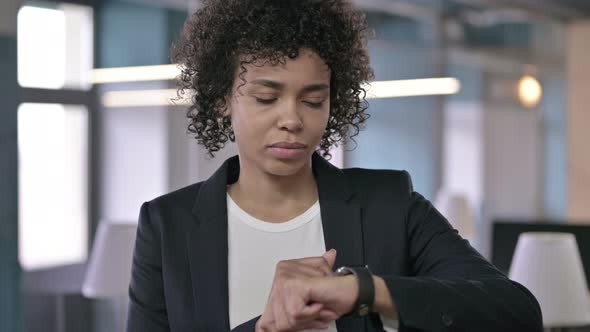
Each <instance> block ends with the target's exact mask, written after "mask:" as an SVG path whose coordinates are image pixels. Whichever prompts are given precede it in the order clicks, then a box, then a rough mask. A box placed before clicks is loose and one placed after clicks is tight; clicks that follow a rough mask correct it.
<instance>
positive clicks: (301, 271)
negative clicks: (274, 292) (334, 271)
mask: <svg viewBox="0 0 590 332" xmlns="http://www.w3.org/2000/svg"><path fill="white" fill-rule="evenodd" d="M328 271H329V269H328V266H327V265H326V266H325V267H321V266H320V267H317V266H312V265H306V264H295V265H293V266H291V267H289V271H288V272H289V274H290V275H291V276H292V277H295V278H296V277H307V278H319V277H327V276H328V275H330V274H331V271H330V272H328Z"/></svg>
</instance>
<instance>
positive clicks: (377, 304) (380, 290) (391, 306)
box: [373, 275, 398, 319]
mask: <svg viewBox="0 0 590 332" xmlns="http://www.w3.org/2000/svg"><path fill="white" fill-rule="evenodd" d="M373 283H374V284H375V301H374V302H373V311H374V312H377V313H380V314H381V315H383V316H385V317H388V318H391V319H398V313H397V307H396V305H395V302H394V301H393V299H392V298H391V294H390V293H389V288H388V287H387V284H385V280H383V278H381V277H379V276H375V275H374V276H373Z"/></svg>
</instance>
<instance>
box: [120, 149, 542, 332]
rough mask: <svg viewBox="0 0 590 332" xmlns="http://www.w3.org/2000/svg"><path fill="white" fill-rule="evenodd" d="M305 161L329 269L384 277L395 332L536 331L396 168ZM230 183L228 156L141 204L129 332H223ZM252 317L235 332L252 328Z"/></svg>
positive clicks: (356, 325)
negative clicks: (331, 262)
mask: <svg viewBox="0 0 590 332" xmlns="http://www.w3.org/2000/svg"><path fill="white" fill-rule="evenodd" d="M312 165H313V166H312V167H313V172H314V174H315V177H316V180H317V183H318V190H319V201H320V209H321V217H322V224H323V229H324V237H325V243H326V249H330V248H335V249H337V250H338V255H337V258H336V263H335V266H336V267H338V266H341V265H368V266H369V267H370V269H371V270H372V272H373V273H375V274H376V275H379V276H381V277H383V279H384V280H385V282H386V284H387V287H388V288H389V291H390V293H391V296H392V298H393V299H394V301H395V303H396V305H397V308H398V314H399V331H400V332H404V331H519V332H525V331H535V332H536V331H542V321H541V311H540V308H539V304H538V303H537V301H536V299H535V298H534V297H533V295H532V294H531V293H530V292H529V291H528V290H527V289H526V288H524V287H523V286H521V285H519V284H518V283H516V282H513V281H510V280H509V279H508V278H507V277H506V276H505V275H504V274H502V273H501V272H500V271H498V270H497V269H496V268H494V267H493V266H492V265H491V264H490V263H488V262H487V261H486V260H485V259H484V258H482V257H481V256H480V255H479V254H478V253H477V252H476V251H475V250H474V249H473V248H472V247H471V246H470V245H469V244H468V242H467V241H465V240H463V239H462V238H461V237H460V236H459V235H458V233H457V231H456V230H454V229H453V228H452V227H451V226H450V224H449V223H448V222H447V221H446V219H445V218H444V217H443V216H442V215H441V214H440V213H438V212H437V211H436V209H434V207H433V206H432V205H431V204H430V202H428V201H427V200H426V199H424V198H423V197H422V196H420V195H419V194H417V193H415V192H413V190H412V184H411V182H410V181H411V180H410V177H409V175H408V173H407V172H402V171H389V170H366V169H359V168H355V169H343V170H340V169H338V168H336V167H334V166H332V165H331V164H329V163H328V162H327V161H326V160H324V159H323V158H322V157H320V156H319V155H317V154H314V155H313V162H312ZM238 176H239V161H238V158H237V157H233V158H230V159H228V160H227V161H226V162H225V163H224V164H223V166H221V167H220V168H219V169H218V170H217V172H216V173H215V174H214V175H213V176H211V178H209V179H208V180H207V181H204V182H200V183H197V184H193V185H191V186H188V187H185V188H183V189H180V190H177V191H175V192H172V193H169V194H166V195H164V196H161V197H159V198H156V199H154V200H153V201H151V202H147V203H144V204H143V205H142V207H141V211H140V217H139V226H138V230H137V239H136V243H135V252H134V255H133V268H132V275H131V283H130V286H129V297H130V304H129V312H128V321H127V331H128V332H159V331H176V332H180V331H186V332H188V331H191V332H193V331H229V330H230V329H229V314H228V307H229V305H228V263H227V253H228V243H227V208H226V190H227V189H226V186H227V184H228V183H233V182H235V181H236V180H237V178H238ZM253 268H255V267H253ZM264 296H266V294H264ZM257 319H258V317H253V319H252V320H250V321H248V322H245V323H244V324H242V325H240V326H238V327H236V328H235V329H234V331H254V325H255V323H256V321H257ZM336 325H337V328H338V331H339V332H344V331H350V332H358V331H381V330H382V326H381V322H380V320H379V316H378V315H377V314H373V315H370V317H367V318H341V319H338V320H337V321H336Z"/></svg>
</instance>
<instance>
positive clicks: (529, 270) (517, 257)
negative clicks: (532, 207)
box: [509, 232, 590, 329]
mask: <svg viewBox="0 0 590 332" xmlns="http://www.w3.org/2000/svg"><path fill="white" fill-rule="evenodd" d="M509 276H510V279H512V280H514V281H516V282H519V283H520V284H522V285H524V286H525V287H526V288H528V289H529V290H530V291H531V292H532V293H533V295H535V297H536V298H537V300H538V301H539V304H540V305H541V311H542V313H543V326H545V327H546V328H550V329H551V328H569V327H575V326H582V325H588V324H590V299H589V298H588V288H587V285H586V276H585V274H584V269H583V267H582V260H581V258H580V253H579V251H578V245H577V242H576V238H575V237H574V235H573V234H570V233H553V232H549V233H546V232H530V233H522V234H520V236H519V238H518V242H517V245H516V250H515V252H514V257H513V259H512V264H511V266H510V272H509Z"/></svg>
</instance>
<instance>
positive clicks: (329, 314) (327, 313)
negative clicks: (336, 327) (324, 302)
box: [316, 309, 340, 323]
mask: <svg viewBox="0 0 590 332" xmlns="http://www.w3.org/2000/svg"><path fill="white" fill-rule="evenodd" d="M339 317H340V316H338V314H337V313H336V312H334V311H332V310H329V309H322V310H321V311H320V312H319V313H318V317H317V318H316V319H317V320H319V321H322V322H326V323H327V322H331V321H335V320H336V319H338V318H339Z"/></svg>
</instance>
